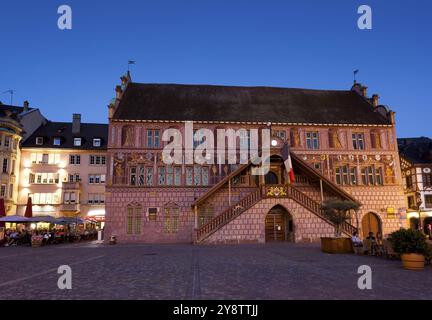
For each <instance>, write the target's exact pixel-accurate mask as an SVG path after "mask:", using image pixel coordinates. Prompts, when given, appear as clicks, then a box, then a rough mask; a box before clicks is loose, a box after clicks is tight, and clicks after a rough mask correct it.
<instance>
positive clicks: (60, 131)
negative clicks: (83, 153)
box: [22, 121, 108, 150]
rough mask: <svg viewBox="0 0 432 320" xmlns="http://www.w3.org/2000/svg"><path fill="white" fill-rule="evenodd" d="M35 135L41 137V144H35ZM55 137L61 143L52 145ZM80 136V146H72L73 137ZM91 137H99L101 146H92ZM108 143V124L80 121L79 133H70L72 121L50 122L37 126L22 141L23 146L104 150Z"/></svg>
mask: <svg viewBox="0 0 432 320" xmlns="http://www.w3.org/2000/svg"><path fill="white" fill-rule="evenodd" d="M36 137H43V144H42V145H37V144H36ZM55 137H60V138H61V145H60V146H54V145H53V141H54V138H55ZM79 137H81V138H82V142H81V146H80V147H77V146H74V138H79ZM93 138H100V139H101V146H100V147H94V146H93ZM107 144H108V125H107V124H98V123H81V129H80V133H78V134H73V133H72V123H70V122H51V121H48V122H47V123H46V125H42V126H41V127H39V128H38V129H37V130H36V131H35V132H33V134H32V135H31V136H30V137H29V138H28V139H27V140H26V141H25V142H24V143H23V145H22V147H23V148H63V149H83V150H104V149H105V150H106V149H107Z"/></svg>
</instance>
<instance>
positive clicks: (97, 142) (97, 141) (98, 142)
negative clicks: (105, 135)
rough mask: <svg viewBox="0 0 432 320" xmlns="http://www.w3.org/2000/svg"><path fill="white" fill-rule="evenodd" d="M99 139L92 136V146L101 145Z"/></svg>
mask: <svg viewBox="0 0 432 320" xmlns="http://www.w3.org/2000/svg"><path fill="white" fill-rule="evenodd" d="M101 143H102V142H101V139H100V138H94V139H93V147H100V146H101Z"/></svg>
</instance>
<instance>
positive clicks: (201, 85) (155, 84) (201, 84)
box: [130, 82, 352, 92]
mask: <svg viewBox="0 0 432 320" xmlns="http://www.w3.org/2000/svg"><path fill="white" fill-rule="evenodd" d="M130 84H132V85H139V86H184V87H215V88H216V87H217V88H245V89H254V88H256V89H284V90H301V91H319V92H352V90H351V89H346V90H342V89H311V88H298V87H280V86H266V85H254V86H246V85H225V84H208V83H173V82H159V83H158V82H149V83H144V82H130Z"/></svg>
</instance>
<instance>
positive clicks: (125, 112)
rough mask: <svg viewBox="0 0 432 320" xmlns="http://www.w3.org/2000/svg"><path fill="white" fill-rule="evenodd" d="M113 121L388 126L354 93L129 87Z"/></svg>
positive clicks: (161, 86) (385, 121)
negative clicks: (254, 122) (251, 122)
mask: <svg viewBox="0 0 432 320" xmlns="http://www.w3.org/2000/svg"><path fill="white" fill-rule="evenodd" d="M113 119H123V120H126V119H128V120H179V121H185V120H193V121H240V122H247V121H257V122H273V123H277V122H282V123H315V124H373V125H386V124H387V125H388V124H390V123H389V120H387V119H386V118H385V117H383V116H382V115H381V114H379V113H377V112H375V111H374V110H373V107H372V106H371V104H370V103H369V102H368V101H366V99H364V98H363V97H361V96H360V95H359V94H357V93H356V92H354V91H351V90H346V91H335V90H308V89H288V88H274V87H233V86H214V85H181V84H141V83H133V82H131V83H129V84H128V86H127V88H126V91H125V92H124V94H123V97H122V99H121V101H120V103H119V105H118V107H117V109H116V111H115V113H114V117H113Z"/></svg>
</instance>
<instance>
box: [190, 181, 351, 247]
mask: <svg viewBox="0 0 432 320" xmlns="http://www.w3.org/2000/svg"><path fill="white" fill-rule="evenodd" d="M263 198H290V199H292V200H294V201H296V202H297V203H299V204H300V205H302V206H303V207H305V208H306V209H308V210H309V211H311V212H312V213H314V214H316V215H317V216H318V217H320V218H321V219H323V220H324V221H326V222H327V223H329V224H332V225H333V223H332V222H331V221H329V220H328V219H327V218H326V216H325V214H324V210H323V209H322V206H321V204H320V203H319V202H317V201H315V200H313V199H312V198H310V197H309V196H308V195H306V194H305V193H303V192H301V191H300V190H298V189H296V188H295V187H293V186H291V185H272V186H267V185H266V186H263V187H262V188H260V189H256V190H255V191H253V192H251V193H249V194H248V195H246V196H245V197H244V198H242V199H241V200H240V201H239V202H237V203H236V204H235V205H233V206H231V207H229V208H228V209H226V210H225V211H223V212H222V213H221V214H219V215H217V216H216V217H214V218H213V219H212V220H211V221H210V222H208V223H207V224H205V225H203V226H202V227H200V228H199V229H198V230H197V232H196V235H197V242H201V241H203V240H204V239H206V238H207V237H209V236H210V235H211V234H213V233H214V232H215V231H217V230H218V229H220V228H221V227H223V226H224V225H226V224H227V223H229V222H230V221H232V220H234V219H235V218H237V217H238V216H239V215H241V214H242V213H243V212H245V211H246V210H248V209H249V208H251V207H252V206H253V205H255V204H256V203H257V202H258V201H260V200H261V199H263ZM341 229H342V232H344V233H346V234H347V235H352V234H353V233H354V231H356V230H357V228H356V227H354V226H353V225H352V224H350V223H348V222H344V223H343V224H342V226H341Z"/></svg>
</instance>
